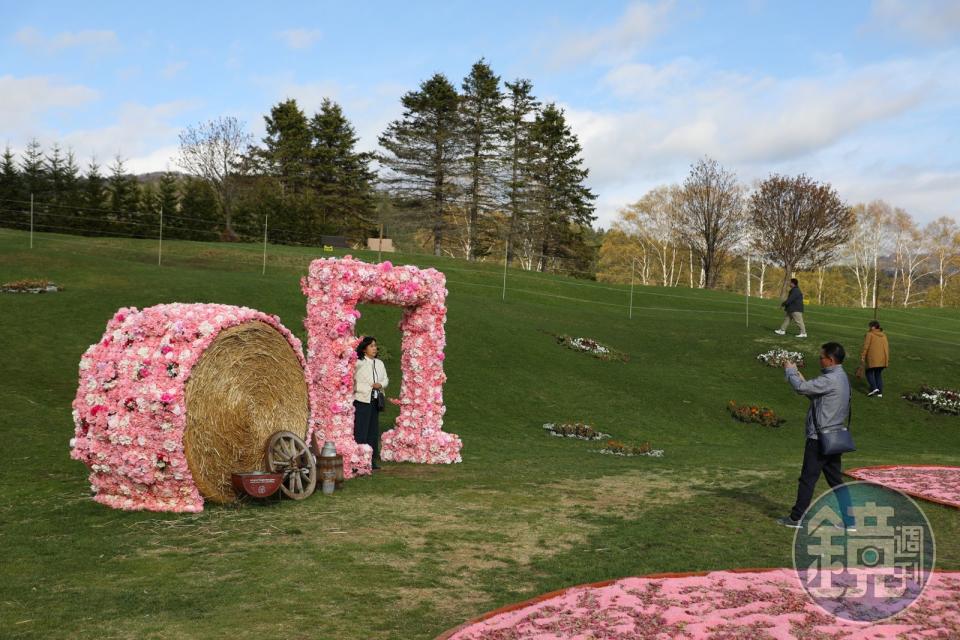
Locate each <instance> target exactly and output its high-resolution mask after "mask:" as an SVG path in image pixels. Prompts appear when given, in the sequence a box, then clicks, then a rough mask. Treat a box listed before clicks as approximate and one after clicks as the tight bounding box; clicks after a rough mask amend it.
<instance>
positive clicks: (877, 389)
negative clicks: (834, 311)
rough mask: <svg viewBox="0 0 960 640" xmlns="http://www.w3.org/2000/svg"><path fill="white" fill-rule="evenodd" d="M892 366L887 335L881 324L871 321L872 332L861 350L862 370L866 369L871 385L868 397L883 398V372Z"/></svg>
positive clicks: (869, 332) (868, 382) (868, 332)
mask: <svg viewBox="0 0 960 640" xmlns="http://www.w3.org/2000/svg"><path fill="white" fill-rule="evenodd" d="M888 366H890V345H889V344H888V343H887V334H885V333H884V332H883V329H882V328H881V327H880V323H879V322H877V321H876V320H871V321H870V330H869V331H867V335H866V337H864V339H863V349H861V350H860V368H862V369H865V371H866V374H867V384H869V385H870V393H868V394H867V395H868V396H874V397H877V398H882V397H883V370H884V369H886V368H887V367H888Z"/></svg>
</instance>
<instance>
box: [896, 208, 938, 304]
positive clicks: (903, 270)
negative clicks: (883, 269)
mask: <svg viewBox="0 0 960 640" xmlns="http://www.w3.org/2000/svg"><path fill="white" fill-rule="evenodd" d="M890 226H891V232H892V234H893V237H894V252H893V258H894V267H893V284H892V286H891V287H890V304H891V305H894V304H896V302H897V284H898V282H899V285H900V288H901V289H902V290H903V293H902V294H901V295H902V296H903V306H905V307H909V306H910V303H911V300H910V297H911V295H912V294H913V287H914V285H915V284H916V282H917V281H918V280H919V279H920V278H923V277H924V276H928V275H930V273H931V272H930V271H928V270H927V269H928V266H929V259H928V258H929V256H928V255H927V242H926V238H925V237H924V235H923V233H922V232H921V231H920V229H919V228H918V227H917V223H916V222H915V221H914V220H913V217H912V216H911V215H910V214H909V213H907V212H906V211H904V210H903V209H900V208H897V209H896V210H894V212H893V220H892V222H891V225H890Z"/></svg>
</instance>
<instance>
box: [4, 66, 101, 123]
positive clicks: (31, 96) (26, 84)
mask: <svg viewBox="0 0 960 640" xmlns="http://www.w3.org/2000/svg"><path fill="white" fill-rule="evenodd" d="M0 96H3V99H2V100H0V134H2V135H4V136H7V137H10V136H13V135H17V134H21V133H23V132H24V131H30V130H32V129H35V128H36V127H37V126H38V123H39V120H40V118H41V116H43V115H44V114H46V113H47V112H49V111H52V110H58V109H64V110H71V109H77V108H79V107H83V106H85V105H87V104H89V103H91V102H93V101H95V100H97V99H98V98H99V94H98V93H97V91H95V90H94V89H91V88H90V87H85V86H83V85H77V84H73V85H68V84H60V83H58V82H56V81H55V80H52V79H51V78H47V77H43V76H32V77H26V78H17V77H14V76H11V75H5V76H0Z"/></svg>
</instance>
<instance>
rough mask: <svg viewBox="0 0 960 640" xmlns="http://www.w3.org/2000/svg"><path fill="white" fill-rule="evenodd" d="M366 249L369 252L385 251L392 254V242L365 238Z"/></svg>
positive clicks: (383, 239)
mask: <svg viewBox="0 0 960 640" xmlns="http://www.w3.org/2000/svg"><path fill="white" fill-rule="evenodd" d="M367 249H369V250H370V251H386V252H388V253H393V252H394V251H395V249H394V248H393V240H392V239H390V238H367Z"/></svg>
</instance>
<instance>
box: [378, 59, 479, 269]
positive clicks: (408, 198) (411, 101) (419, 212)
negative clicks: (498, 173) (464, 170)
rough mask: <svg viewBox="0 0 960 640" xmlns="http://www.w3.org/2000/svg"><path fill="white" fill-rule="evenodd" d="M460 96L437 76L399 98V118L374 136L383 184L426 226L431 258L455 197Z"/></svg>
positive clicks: (440, 247)
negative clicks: (380, 150)
mask: <svg viewBox="0 0 960 640" xmlns="http://www.w3.org/2000/svg"><path fill="white" fill-rule="evenodd" d="M459 102H460V97H459V96H458V95H457V90H456V89H455V88H454V86H453V85H452V84H450V81H449V80H447V78H446V76H444V75H443V74H440V73H438V74H436V75H434V76H433V77H432V78H430V79H429V80H426V81H425V82H423V83H422V84H421V85H420V90H419V91H410V92H408V93H407V94H406V95H404V96H403V98H402V99H401V103H402V104H403V108H404V113H403V115H402V116H401V118H400V119H399V120H395V121H393V122H391V123H390V125H389V126H388V127H387V130H386V131H385V132H384V133H383V135H381V136H380V146H382V147H383V148H384V149H385V150H386V152H387V153H386V154H384V155H383V156H382V158H381V162H382V164H383V165H384V166H385V167H386V168H387V169H388V170H389V171H390V174H389V175H388V176H387V177H386V178H385V179H384V180H383V181H384V182H385V183H386V184H387V185H389V186H390V187H391V188H392V190H393V192H394V194H395V195H396V196H397V198H398V200H399V203H400V204H401V205H402V206H403V207H405V208H406V209H407V210H409V211H410V212H411V213H412V214H413V215H414V216H415V217H416V218H418V219H419V221H420V222H421V223H423V224H425V225H427V226H429V228H430V231H431V234H432V236H433V253H434V255H438V256H439V255H440V254H441V252H442V250H443V241H444V227H445V217H446V216H447V215H449V214H450V213H451V212H452V209H453V207H454V205H455V204H456V201H457V196H458V195H459V193H458V191H459V189H458V185H457V173H458V168H459V167H458V164H459V159H460V150H461V139H460V132H461V130H462V129H461V126H460V122H459Z"/></svg>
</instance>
